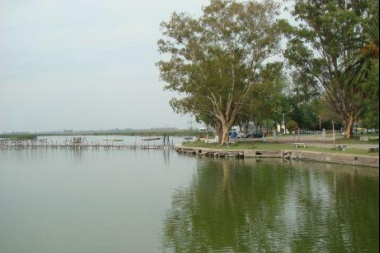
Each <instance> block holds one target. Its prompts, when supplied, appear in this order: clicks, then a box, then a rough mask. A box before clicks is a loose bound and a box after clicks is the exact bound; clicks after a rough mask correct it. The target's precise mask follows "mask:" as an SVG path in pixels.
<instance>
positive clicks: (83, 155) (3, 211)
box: [0, 149, 379, 253]
mask: <svg viewBox="0 0 380 253" xmlns="http://www.w3.org/2000/svg"><path fill="white" fill-rule="evenodd" d="M378 237H379V170H378V169H373V168H365V167H363V168H361V167H350V166H339V165H331V164H330V165H326V164H320V163H301V162H293V163H291V162H289V161H282V160H264V159H263V160H261V161H256V160H255V159H245V160H234V159H231V160H225V159H205V158H195V157H188V156H181V155H178V154H176V153H174V152H172V151H162V150H103V149H100V150H90V149H89V150H76V151H75V150H65V149H35V150H31V149H30V150H0V253H45V252H46V253H61V252H62V253H87V252H88V253H98V252H99V253H113V252H115V253H116V252H117V253H119V252H120V253H121V252H123V253H134V252H138V253H139V252H141V253H144V252H147V253H150V252H152V253H155V252H234V253H235V252H236V253H237V252H292V253H293V252H378V250H379V239H378Z"/></svg>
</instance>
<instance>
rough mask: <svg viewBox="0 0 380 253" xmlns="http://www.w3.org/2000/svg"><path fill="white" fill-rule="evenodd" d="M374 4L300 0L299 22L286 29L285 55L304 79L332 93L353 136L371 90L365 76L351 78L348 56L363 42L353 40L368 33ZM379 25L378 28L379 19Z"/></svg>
mask: <svg viewBox="0 0 380 253" xmlns="http://www.w3.org/2000/svg"><path fill="white" fill-rule="evenodd" d="M377 5H378V4H377ZM373 9H374V2H373V1H368V0H367V1H366V0H359V1H357V0H295V6H294V10H293V11H292V14H293V15H294V17H295V18H296V20H297V21H298V23H297V25H294V26H288V28H287V30H286V32H287V33H286V34H287V36H288V38H289V42H288V47H287V49H286V51H285V57H286V58H287V59H288V62H289V63H290V64H291V65H292V66H293V67H294V70H295V71H296V73H297V74H296V75H297V78H298V79H299V80H304V81H306V82H305V83H304V85H306V86H313V87H316V88H318V89H319V90H320V91H321V93H322V94H323V95H324V96H325V97H326V100H327V101H328V103H329V106H330V107H331V108H332V109H333V110H334V111H335V112H336V113H337V115H338V116H339V117H340V119H341V121H342V123H343V124H344V126H345V136H346V138H351V137H352V130H353V124H354V122H355V121H356V120H358V118H359V116H360V113H361V112H362V110H363V103H362V102H363V100H364V99H365V93H366V92H365V90H364V88H363V85H362V82H363V81H364V80H363V79H362V80H361V81H360V82H358V80H359V79H357V78H347V77H348V74H347V71H346V68H347V65H345V64H344V62H345V61H346V60H345V59H346V58H347V56H348V55H349V54H350V52H351V51H352V50H353V46H354V45H357V44H354V43H353V41H355V40H356V41H357V40H358V39H359V40H360V39H361V38H362V32H363V29H364V28H363V27H364V24H365V22H366V20H368V19H369V18H370V17H371V15H373V11H372V10H373ZM377 15H378V14H377ZM375 25H377V30H378V22H377V24H375ZM285 27H286V26H285ZM377 48H378V41H377ZM362 63H363V62H361V63H360V64H362ZM361 67H364V68H366V69H368V68H367V66H365V65H361ZM377 68H378V67H377Z"/></svg>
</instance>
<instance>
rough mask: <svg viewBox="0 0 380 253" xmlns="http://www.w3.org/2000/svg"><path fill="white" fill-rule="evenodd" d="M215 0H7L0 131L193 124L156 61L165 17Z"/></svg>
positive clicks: (1, 3)
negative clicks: (177, 106)
mask: <svg viewBox="0 0 380 253" xmlns="http://www.w3.org/2000/svg"><path fill="white" fill-rule="evenodd" d="M208 2H209V1H208V0H191V1H189V0H159V1H157V0H107V1H104V0H17V1H15V0H0V133H2V132H12V131H30V132H35V131H55V130H58V131H60V130H63V129H73V130H91V129H94V130H98V129H104V130H106V129H114V128H120V129H124V128H134V129H141V128H144V129H145V128H152V127H153V128H154V127H177V128H188V127H189V123H188V122H189V121H190V119H191V118H190V117H189V116H179V115H177V114H175V113H174V112H173V111H172V109H171V107H170V106H169V103H168V102H169V100H170V98H171V97H172V96H175V95H176V94H172V93H169V92H168V91H163V86H164V83H163V82H161V81H159V72H158V69H157V67H156V66H155V63H156V62H157V61H158V60H159V59H160V57H161V56H160V55H159V53H158V51H157V40H158V39H159V38H161V37H162V34H161V31H160V23H161V22H162V21H167V20H168V19H169V18H170V15H171V13H173V12H174V11H177V12H182V11H184V12H188V13H190V14H195V15H198V14H200V13H201V8H202V6H205V5H207V4H208Z"/></svg>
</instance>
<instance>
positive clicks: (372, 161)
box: [174, 145, 379, 168]
mask: <svg viewBox="0 0 380 253" xmlns="http://www.w3.org/2000/svg"><path fill="white" fill-rule="evenodd" d="M174 150H175V151H176V152H177V153H180V154H189V155H194V156H196V155H199V156H208V157H221V158H226V157H227V158H228V157H230V158H242V159H244V158H256V159H257V158H281V159H291V160H302V161H315V162H325V163H335V164H345V165H354V166H365V167H374V168H379V157H378V156H366V155H355V154H335V153H328V152H319V151H308V150H301V149H299V148H298V149H287V150H280V151H274V150H265V149H255V150H220V149H212V148H204V147H184V146H181V145H179V146H176V147H175V148H174Z"/></svg>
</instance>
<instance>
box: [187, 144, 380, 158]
mask: <svg viewBox="0 0 380 253" xmlns="http://www.w3.org/2000/svg"><path fill="white" fill-rule="evenodd" d="M360 143H361V144H363V142H360ZM366 143H367V142H366ZM337 144H339V143H337ZM344 144H345V143H344ZM355 144H358V143H357V142H355ZM371 144H373V143H371ZM182 145H183V146H185V147H199V148H211V149H217V150H252V149H258V150H260V149H261V150H268V151H282V150H290V149H295V147H294V145H293V144H292V143H268V142H262V141H254V142H237V143H232V144H229V145H220V144H217V143H205V142H204V141H193V142H183V143H182ZM298 149H299V150H307V151H314V152H323V153H333V154H352V155H369V156H379V152H368V150H366V149H358V148H349V147H348V148H346V149H345V150H337V149H333V148H326V147H314V146H307V144H306V148H305V149H304V148H298Z"/></svg>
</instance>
